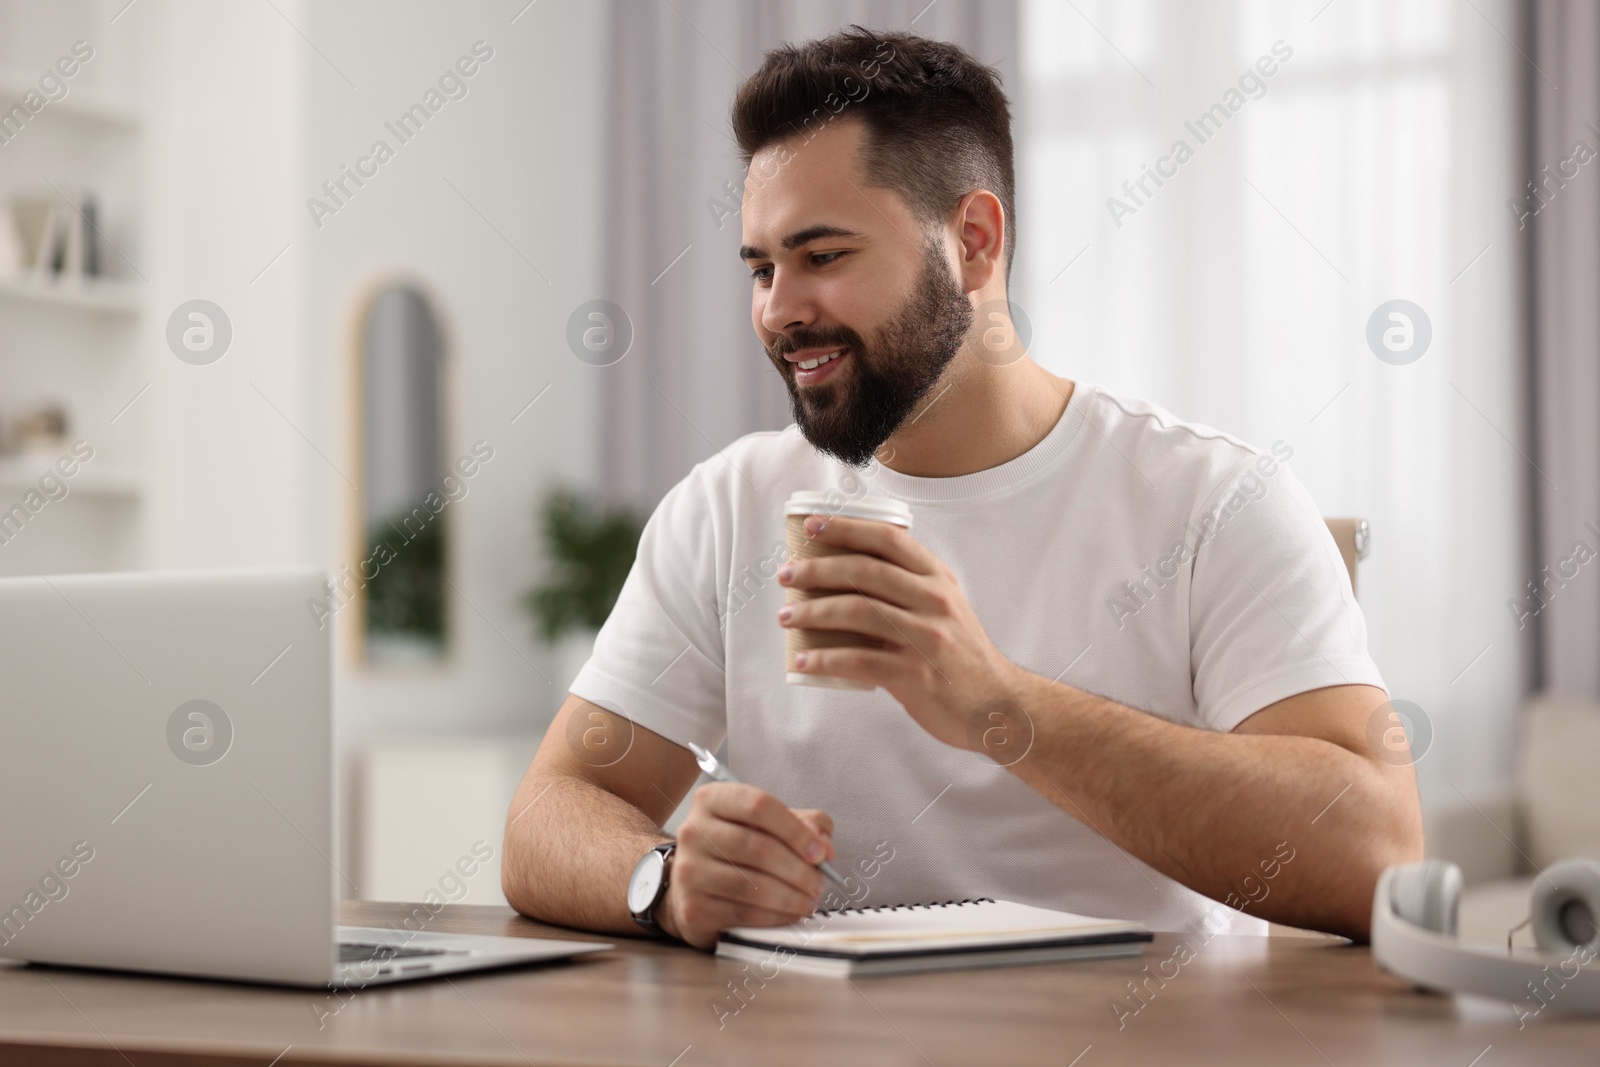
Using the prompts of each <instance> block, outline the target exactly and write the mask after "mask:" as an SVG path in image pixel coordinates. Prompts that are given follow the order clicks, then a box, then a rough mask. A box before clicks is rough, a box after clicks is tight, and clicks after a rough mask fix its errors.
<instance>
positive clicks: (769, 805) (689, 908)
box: [656, 782, 833, 949]
mask: <svg viewBox="0 0 1600 1067" xmlns="http://www.w3.org/2000/svg"><path fill="white" fill-rule="evenodd" d="M832 858H833V820H832V819H830V818H829V817H828V815H827V813H825V812H821V811H815V810H810V809H797V810H790V809H789V808H787V807H785V806H784V804H783V802H782V801H780V800H779V799H778V798H777V797H775V796H773V795H772V794H771V793H767V792H764V791H762V790H760V789H757V788H756V787H755V786H753V785H743V784H734V783H730V782H710V783H707V784H706V785H703V786H701V787H700V788H699V789H698V790H696V791H695V794H694V802H693V804H692V805H691V806H690V809H689V814H688V816H687V817H686V818H685V819H684V820H683V824H682V825H681V826H680V827H679V828H678V847H677V850H676V851H675V852H674V853H673V856H672V872H671V876H670V877H669V879H668V881H667V893H666V896H665V897H664V898H663V900H662V902H661V906H660V908H658V909H657V915H656V921H657V922H658V923H659V924H660V926H661V928H662V929H663V930H665V931H666V932H667V933H669V934H671V935H672V936H673V937H676V938H678V939H679V940H681V941H686V942H688V943H689V944H691V945H693V946H695V947H696V948H701V949H709V948H711V947H713V946H714V945H716V943H717V935H718V934H720V933H721V932H722V931H723V930H726V929H727V928H728V927H730V926H781V925H783V924H785V923H792V922H794V921H796V920H797V919H802V918H804V917H805V916H807V915H810V914H811V913H812V912H813V911H815V910H816V907H817V902H818V901H819V900H820V899H821V898H822V895H823V892H824V890H825V889H826V887H827V884H828V883H827V880H826V878H825V877H824V876H823V874H822V872H821V871H819V870H817V868H816V866H815V864H816V862H817V861H818V860H822V859H827V860H831V859H832Z"/></svg>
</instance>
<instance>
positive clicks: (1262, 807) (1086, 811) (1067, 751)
mask: <svg viewBox="0 0 1600 1067" xmlns="http://www.w3.org/2000/svg"><path fill="white" fill-rule="evenodd" d="M1018 699H1019V703H1020V705H1021V707H1022V709H1023V710H1024V711H1025V712H1026V713H1027V719H1028V721H1029V722H1030V723H1031V729H1032V734H1033V737H1032V747H1031V748H1030V749H1029V751H1028V753H1027V755H1026V756H1024V757H1023V758H1021V759H1020V760H1018V761H1017V762H1016V763H1014V764H1013V765H1012V766H1011V768H1010V769H1011V771H1012V773H1014V774H1016V775H1017V776H1018V777H1019V778H1021V779H1022V780H1023V781H1024V782H1026V783H1027V784H1028V785H1029V786H1030V787H1032V788H1033V789H1034V790H1035V791H1037V792H1038V793H1040V794H1041V795H1043V796H1044V797H1045V798H1046V799H1048V800H1050V801H1051V802H1052V803H1053V804H1055V805H1056V806H1057V807H1060V808H1061V809H1062V810H1064V811H1066V812H1067V813H1068V814H1070V815H1073V816H1074V817H1076V818H1078V819H1079V820H1081V821H1082V822H1084V823H1086V824H1088V825H1089V826H1090V827H1091V828H1093V829H1094V830H1096V831H1098V832H1099V833H1101V834H1102V835H1103V836H1105V837H1107V838H1109V839H1110V840H1111V841H1112V842H1114V843H1115V844H1117V845H1119V846H1120V847H1122V848H1123V849H1124V850H1126V851H1127V852H1130V853H1132V854H1133V855H1135V856H1137V857H1139V858H1140V859H1141V860H1143V861H1144V862H1145V863H1147V864H1149V865H1150V866H1151V867H1154V868H1155V869H1156V870H1158V871H1160V872H1161V873H1163V874H1166V875H1168V876H1169V877H1172V878H1174V879H1176V880H1178V881H1180V882H1182V883H1183V884H1184V885H1187V886H1189V887H1190V888H1191V889H1194V890H1196V891H1198V892H1200V893H1204V894H1205V895H1206V896H1209V897H1211V898H1213V899H1215V900H1219V901H1224V902H1226V903H1229V904H1232V905H1234V906H1236V907H1241V908H1242V909H1243V910H1245V911H1247V912H1249V913H1250V914H1253V915H1259V916H1261V917H1263V918H1267V919H1270V920H1273V921H1275V922H1281V923H1287V924H1291V925H1295V926H1305V927H1313V928H1316V929H1321V930H1328V931H1331V932H1335V933H1342V934H1345V935H1346V936H1350V937H1354V938H1357V939H1365V937H1366V936H1367V932H1368V927H1369V924H1370V918H1371V906H1372V899H1371V894H1372V887H1373V884H1374V882H1375V881H1376V878H1377V875H1378V873H1380V872H1381V871H1382V870H1383V868H1384V867H1386V866H1388V865H1389V864H1391V863H1399V862H1406V861H1409V860H1411V859H1416V858H1419V856H1420V848H1421V832H1420V826H1419V825H1417V819H1416V816H1415V786H1414V785H1413V784H1410V783H1411V781H1412V779H1411V777H1410V775H1409V773H1399V772H1402V771H1403V769H1400V768H1380V767H1378V766H1376V765H1375V764H1374V763H1373V762H1372V761H1370V760H1368V759H1366V758H1363V757H1362V756H1359V755H1357V754H1356V753H1355V752H1353V751H1350V750H1348V749H1346V748H1342V747H1340V746H1339V745H1336V744H1334V743H1332V742H1330V741H1323V740H1319V739H1316V738H1312V737H1295V736H1278V735H1267V734H1242V733H1216V732H1212V731H1207V730H1202V729H1195V728H1191V727H1187V726H1180V725H1177V724H1175V723H1171V722H1168V721H1166V720H1164V719H1161V718H1158V717H1156V716H1154V715H1149V714H1146V713H1144V712H1141V711H1137V710H1135V709H1133V708H1129V707H1125V706H1123V705H1121V704H1117V703H1115V702H1113V701H1110V700H1106V699H1103V698H1101V697H1097V696H1094V695H1093V694H1089V693H1085V692H1083V691H1081V690H1077V689H1073V688H1071V687H1068V686H1065V685H1061V684H1053V683H1051V682H1050V681H1049V680H1048V679H1045V678H1042V677H1039V676H1037V675H1031V674H1030V675H1027V676H1026V678H1025V679H1024V681H1023V683H1022V685H1021V687H1020V689H1019V693H1018ZM1027 728H1028V727H1027V725H1026V724H1024V725H1023V726H1022V729H1024V730H1026V729H1027ZM1408 789H1409V791H1410V795H1409V797H1408V796H1407V790H1408ZM1285 843H1286V846H1287V848H1286V849H1284V850H1283V851H1282V852H1280V849H1279V846H1280V845H1282V844H1285ZM1288 850H1292V853H1289V854H1292V856H1293V859H1292V861H1291V862H1288V863H1285V862H1282V860H1283V854H1284V853H1286V852H1287V851H1288ZM1268 872H1271V873H1270V876H1267V875H1268ZM1264 876H1267V877H1264Z"/></svg>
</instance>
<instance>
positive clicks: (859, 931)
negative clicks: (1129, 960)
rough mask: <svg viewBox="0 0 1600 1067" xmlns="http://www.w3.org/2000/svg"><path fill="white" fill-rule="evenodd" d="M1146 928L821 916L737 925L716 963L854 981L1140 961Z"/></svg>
mask: <svg viewBox="0 0 1600 1067" xmlns="http://www.w3.org/2000/svg"><path fill="white" fill-rule="evenodd" d="M1151 937H1152V935H1151V933H1150V931H1149V930H1148V929H1146V928H1145V925H1144V924H1143V923H1141V922H1131V921H1127V920H1122V919H1096V918H1093V917H1092V916H1088V915H1074V914H1072V913H1071V912H1066V911H1051V910H1050V909H1048V908H1035V907H1032V906H1030V905H1027V904H1017V903H1014V902H1012V901H1009V900H993V899H990V898H989V897H979V898H977V899H974V900H946V901H943V902H937V901H936V902H933V903H929V904H897V905H893V906H887V907H885V906H878V907H864V908H839V909H836V910H831V911H819V912H816V913H815V914H813V915H810V916H808V917H807V918H805V919H802V920H800V921H799V922H797V923H792V924H790V925H788V926H735V927H732V928H731V929H728V930H726V931H724V932H723V934H722V938H721V940H719V941H718V942H717V955H718V956H722V957H724V958H727V959H736V960H743V961H746V962H749V963H764V964H767V965H769V966H778V967H782V968H792V969H794V970H796V971H802V972H806V973H811V974H830V975H841V976H854V975H862V974H903V973H906V972H909V971H935V970H954V969H963V968H968V967H997V966H1003V965H1008V964H1017V963H1054V962H1058V961H1060V960H1080V959H1106V958H1109V957H1115V956H1137V955H1138V954H1139V953H1140V951H1141V949H1142V946H1143V944H1144V942H1146V941H1149V940H1151Z"/></svg>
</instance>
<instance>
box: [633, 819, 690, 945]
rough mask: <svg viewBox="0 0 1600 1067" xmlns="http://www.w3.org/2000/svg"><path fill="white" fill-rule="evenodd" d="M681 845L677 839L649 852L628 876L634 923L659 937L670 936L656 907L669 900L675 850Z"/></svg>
mask: <svg viewBox="0 0 1600 1067" xmlns="http://www.w3.org/2000/svg"><path fill="white" fill-rule="evenodd" d="M677 847H678V843H677V842H676V841H665V842H663V843H661V844H659V845H657V846H656V847H655V848H653V849H651V850H650V851H649V852H646V853H645V854H644V855H643V856H642V857H641V858H640V860H639V862H638V863H637V864H635V865H634V868H633V875H632V876H631V877H630V878H629V879H628V912H629V914H631V915H632V916H633V921H634V922H636V923H638V924H639V925H640V926H642V927H644V928H645V929H646V930H649V931H650V932H651V933H652V934H655V935H656V936H657V937H667V936H669V935H668V934H667V932H666V931H665V930H663V929H661V924H660V923H658V922H656V908H657V907H658V906H659V905H660V904H661V902H662V901H663V900H665V899H666V896H667V877H668V875H669V874H671V872H672V853H673V850H674V849H676V848H677Z"/></svg>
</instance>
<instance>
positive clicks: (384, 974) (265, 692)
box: [0, 569, 613, 988]
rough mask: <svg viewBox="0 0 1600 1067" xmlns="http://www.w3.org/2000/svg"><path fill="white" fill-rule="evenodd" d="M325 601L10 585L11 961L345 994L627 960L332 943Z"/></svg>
mask: <svg viewBox="0 0 1600 1067" xmlns="http://www.w3.org/2000/svg"><path fill="white" fill-rule="evenodd" d="M324 580H325V576H324V574H323V573H322V572H320V571H315V570H311V569H278V570H252V571H231V572H177V573H175V572H134V573H122V574H81V575H67V576H61V577H29V578H6V579H0V812H4V813H5V816H4V818H0V957H10V958H13V959H19V960H27V961H30V962H34V963H46V964H62V965H68V966H85V967H102V968H113V969H118V970H128V971H143V972H153V973H160V974H172V975H187V976H194V977H203V978H222V979H235V980H243V981H253V982H268V983H274V984H283V985H294V986H308V987H318V988H328V987H330V986H332V987H336V988H337V987H351V986H366V985H375V984H382V983H388V982H399V981H405V980H408V979H416V978H426V977H433V976H437V975H445V974H453V973H458V972H463V971H475V970H484V969H489V968H501V967H510V966H515V965H522V964H533V963H544V962H548V961H554V960H564V959H570V958H572V957H576V956H580V955H584V954H587V953H593V952H600V951H603V950H605V949H609V948H611V947H613V946H611V945H609V944H604V943H600V942H593V941H560V940H550V939H538V938H522V937H486V936H463V935H457V934H446V933H441V932H439V931H438V930H435V929H430V926H432V925H434V924H435V923H436V922H437V920H438V913H439V910H440V908H441V907H442V903H440V904H438V905H437V906H435V905H433V904H430V903H424V904H420V905H418V906H417V907H415V908H414V909H413V910H412V911H411V912H410V913H409V914H408V915H407V917H406V918H405V919H403V920H401V921H399V922H397V923H395V924H394V925H393V926H389V927H365V928H363V927H345V926H339V925H338V924H337V915H338V901H339V898H340V896H341V895H345V896H358V895H359V887H358V886H356V884H355V883H354V882H353V881H351V878H350V875H351V874H352V872H350V871H343V870H340V869H339V866H338V864H339V851H338V845H337V841H336V834H335V816H334V797H335V792H334V782H335V779H334V763H335V748H334V726H333V630H334V625H333V623H332V621H331V620H328V619H327V618H326V615H327V613H326V611H325V609H324V608H323V607H322V605H323V604H324V603H325V601H324V595H325V587H324ZM319 620H321V621H325V622H326V623H327V625H325V626H324V625H319ZM470 848H471V845H470V844H469V843H467V842H463V848H462V850H463V854H464V855H466V854H468V852H469V849H470ZM480 851H481V850H480Z"/></svg>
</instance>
